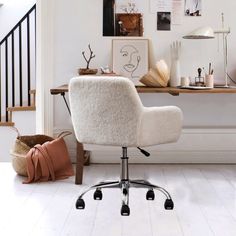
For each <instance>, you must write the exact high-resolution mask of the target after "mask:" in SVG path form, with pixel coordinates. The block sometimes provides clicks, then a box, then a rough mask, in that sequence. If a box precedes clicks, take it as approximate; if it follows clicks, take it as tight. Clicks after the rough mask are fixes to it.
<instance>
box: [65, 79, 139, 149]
mask: <svg viewBox="0 0 236 236" xmlns="http://www.w3.org/2000/svg"><path fill="white" fill-rule="evenodd" d="M69 99H70V107H71V115H72V123H73V126H74V130H75V135H76V138H77V139H78V140H79V141H80V142H81V143H87V144H101V145H114V146H124V147H125V146H135V144H136V143H137V133H138V127H139V123H140V122H141V113H142V108H143V106H142V103H141V101H140V98H139V96H138V94H137V91H136V89H135V87H134V84H133V83H132V82H131V81H130V80H129V79H127V78H123V77H110V76H109V77H107V76H104V77H102V76H80V77H75V78H73V79H71V81H70V84H69Z"/></svg>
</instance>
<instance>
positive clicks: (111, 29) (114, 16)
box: [103, 0, 143, 37]
mask: <svg viewBox="0 0 236 236" xmlns="http://www.w3.org/2000/svg"><path fill="white" fill-rule="evenodd" d="M103 36H122V37H126V36H130V37H132V36H143V16H142V14H141V13H140V12H139V9H138V8H137V4H136V3H135V0H133V1H132V2H131V1H128V2H124V1H121V0H103Z"/></svg>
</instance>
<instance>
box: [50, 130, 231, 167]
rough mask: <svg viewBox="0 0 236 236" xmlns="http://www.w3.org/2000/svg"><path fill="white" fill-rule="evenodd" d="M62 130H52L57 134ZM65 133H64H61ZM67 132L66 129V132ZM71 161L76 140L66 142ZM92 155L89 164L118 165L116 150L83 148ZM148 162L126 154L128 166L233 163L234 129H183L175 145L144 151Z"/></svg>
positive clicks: (136, 153)
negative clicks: (140, 164) (129, 164)
mask: <svg viewBox="0 0 236 236" xmlns="http://www.w3.org/2000/svg"><path fill="white" fill-rule="evenodd" d="M62 130H63V129H62V128H60V129H54V134H58V133H60V132H61V131H62ZM64 130H65V129H64ZM66 130H68V128H67V129H66ZM66 139H67V140H66V141H67V146H68V148H69V153H70V156H71V160H72V161H73V162H75V160H76V158H75V157H76V145H75V144H76V142H75V137H74V136H70V137H69V138H66ZM85 149H86V150H90V151H91V163H108V164H109V163H119V161H120V160H119V157H120V155H121V151H120V148H118V147H115V148H114V147H105V146H94V145H92V146H91V145H85ZM147 150H148V151H149V152H150V153H151V157H150V158H146V157H144V156H143V155H142V154H140V152H139V151H138V150H137V149H135V148H130V149H129V151H128V154H129V157H130V162H131V163H147V164H150V163H161V164H169V163H173V164H179V163H181V164H184V163H186V164H194V163H197V164H199V163H205V164H206V163H209V164H212V163H219V164H231V163H232V164H235V163H236V129H235V127H234V128H228V127H227V128H185V129H183V132H182V135H181V138H180V140H179V142H178V143H175V144H167V145H160V146H154V147H151V148H147Z"/></svg>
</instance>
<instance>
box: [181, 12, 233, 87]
mask: <svg viewBox="0 0 236 236" xmlns="http://www.w3.org/2000/svg"><path fill="white" fill-rule="evenodd" d="M229 34H230V28H227V29H226V28H225V26H224V13H222V29H220V30H216V31H214V30H213V29H212V28H211V27H202V28H198V29H196V30H194V31H192V32H191V33H189V34H187V35H185V36H184V37H183V38H184V39H213V38H215V35H222V37H223V52H224V75H225V85H224V86H223V87H224V88H229V87H230V86H229V84H228V41H227V37H228V35H229ZM218 87H219V86H218Z"/></svg>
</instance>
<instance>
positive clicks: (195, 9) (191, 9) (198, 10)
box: [184, 0, 202, 16]
mask: <svg viewBox="0 0 236 236" xmlns="http://www.w3.org/2000/svg"><path fill="white" fill-rule="evenodd" d="M184 11H185V15H186V16H201V15H202V0H185V9H184Z"/></svg>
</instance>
